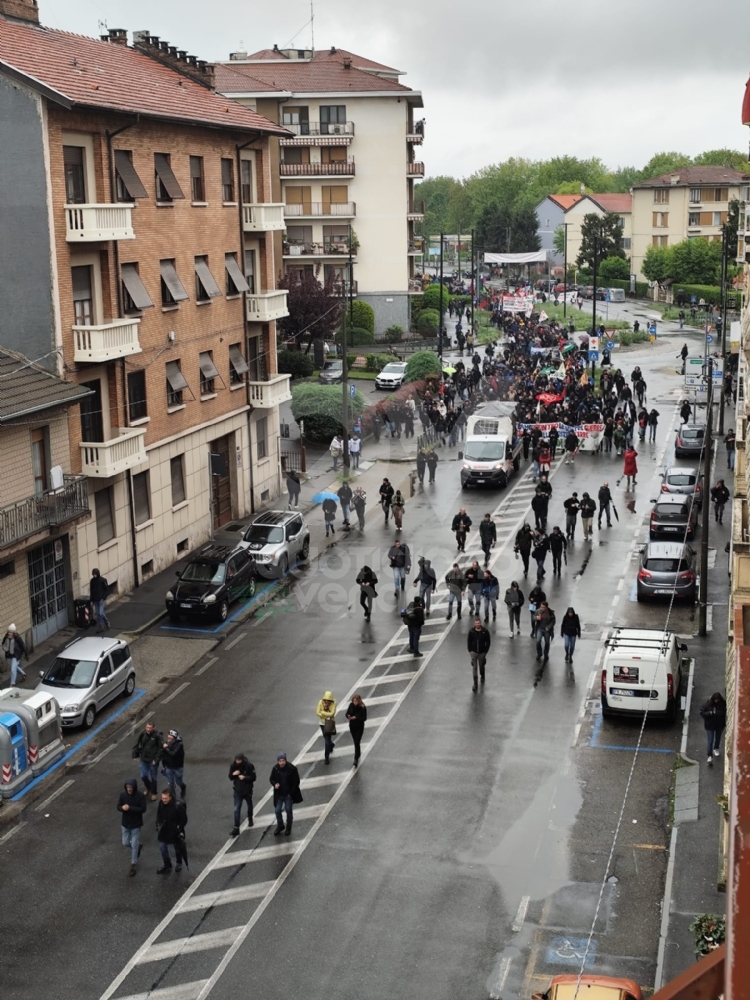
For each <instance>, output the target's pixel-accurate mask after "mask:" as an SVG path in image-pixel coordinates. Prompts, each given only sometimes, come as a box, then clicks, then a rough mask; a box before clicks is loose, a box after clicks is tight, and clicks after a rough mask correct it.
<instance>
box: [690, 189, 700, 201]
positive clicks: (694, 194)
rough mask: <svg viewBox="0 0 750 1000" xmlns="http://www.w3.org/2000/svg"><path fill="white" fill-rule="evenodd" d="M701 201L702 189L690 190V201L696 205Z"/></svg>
mask: <svg viewBox="0 0 750 1000" xmlns="http://www.w3.org/2000/svg"><path fill="white" fill-rule="evenodd" d="M700 200H701V189H700V188H690V201H691V202H693V203H694V204H698V202H699V201H700Z"/></svg>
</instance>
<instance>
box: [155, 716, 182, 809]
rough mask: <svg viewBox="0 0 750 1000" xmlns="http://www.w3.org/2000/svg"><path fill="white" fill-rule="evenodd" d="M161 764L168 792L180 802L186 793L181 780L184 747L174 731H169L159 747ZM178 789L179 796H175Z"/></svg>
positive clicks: (178, 735)
mask: <svg viewBox="0 0 750 1000" xmlns="http://www.w3.org/2000/svg"><path fill="white" fill-rule="evenodd" d="M161 764H162V773H163V775H164V777H165V778H166V779H167V784H168V785H169V790H170V792H171V793H172V795H173V796H174V798H175V801H176V802H180V801H181V798H182V799H184V798H185V792H186V791H187V785H186V784H185V783H184V781H183V780H182V777H183V774H184V773H185V771H184V768H185V747H184V745H183V742H182V737H181V736H180V734H179V733H178V732H177V730H176V729H170V730H169V732H168V733H167V738H166V740H165V741H164V743H162V745H161ZM178 787H179V789H180V795H178V794H177V788H178Z"/></svg>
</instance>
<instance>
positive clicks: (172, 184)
mask: <svg viewBox="0 0 750 1000" xmlns="http://www.w3.org/2000/svg"><path fill="white" fill-rule="evenodd" d="M154 168H155V170H156V172H157V174H158V175H159V180H160V181H161V182H162V184H163V185H164V189H165V190H166V192H167V194H168V195H169V197H170V198H184V197H185V195H184V194H183V193H182V188H181V187H180V185H179V184H178V183H177V178H176V177H175V175H174V174H173V173H172V167H171V166H170V164H169V159H168V157H167V155H166V153H154Z"/></svg>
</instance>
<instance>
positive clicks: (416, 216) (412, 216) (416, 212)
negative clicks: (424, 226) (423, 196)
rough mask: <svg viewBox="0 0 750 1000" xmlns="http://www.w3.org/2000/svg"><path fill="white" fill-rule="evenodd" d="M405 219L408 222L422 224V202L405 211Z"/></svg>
mask: <svg viewBox="0 0 750 1000" xmlns="http://www.w3.org/2000/svg"><path fill="white" fill-rule="evenodd" d="M406 218H407V219H408V220H409V222H422V220H423V219H424V202H423V201H418V202H414V204H413V205H411V206H410V208H409V209H408V210H407V212H406Z"/></svg>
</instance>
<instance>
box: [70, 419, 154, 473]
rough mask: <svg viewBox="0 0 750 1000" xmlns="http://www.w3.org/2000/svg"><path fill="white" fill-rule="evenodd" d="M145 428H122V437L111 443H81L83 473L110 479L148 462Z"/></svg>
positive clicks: (113, 439)
mask: <svg viewBox="0 0 750 1000" xmlns="http://www.w3.org/2000/svg"><path fill="white" fill-rule="evenodd" d="M145 438H146V428H145V427H122V428H120V436H119V437H116V438H112V440H110V441H81V443H80V447H81V462H82V464H83V473H84V475H86V476H93V477H94V478H96V479H109V478H110V477H111V476H117V475H119V474H120V473H121V472H125V471H127V469H133V468H135V466H137V465H144V464H145V463H146V462H147V461H148V457H147V456H146V448H145V443H144V442H145Z"/></svg>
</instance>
